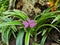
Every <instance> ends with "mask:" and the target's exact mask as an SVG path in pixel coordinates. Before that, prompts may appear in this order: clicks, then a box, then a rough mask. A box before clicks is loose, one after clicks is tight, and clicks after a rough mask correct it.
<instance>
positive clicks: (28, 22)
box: [23, 20, 37, 28]
mask: <svg viewBox="0 0 60 45" xmlns="http://www.w3.org/2000/svg"><path fill="white" fill-rule="evenodd" d="M23 24H24V26H25V28H27V27H28V26H29V27H30V28H33V27H34V26H35V25H36V24H37V23H36V22H35V20H28V21H23Z"/></svg>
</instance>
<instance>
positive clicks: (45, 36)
mask: <svg viewBox="0 0 60 45" xmlns="http://www.w3.org/2000/svg"><path fill="white" fill-rule="evenodd" d="M46 38H47V35H46V34H45V35H44V36H43V38H42V40H41V43H40V45H44V43H45V40H46Z"/></svg>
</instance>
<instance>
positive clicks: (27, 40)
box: [25, 31, 30, 45]
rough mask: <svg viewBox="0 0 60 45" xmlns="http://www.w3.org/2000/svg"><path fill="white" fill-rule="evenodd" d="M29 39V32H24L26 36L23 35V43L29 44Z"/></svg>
mask: <svg viewBox="0 0 60 45" xmlns="http://www.w3.org/2000/svg"><path fill="white" fill-rule="evenodd" d="M29 39H30V32H29V31H28V32H26V36H25V45H29Z"/></svg>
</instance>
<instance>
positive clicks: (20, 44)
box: [16, 30, 24, 45]
mask: <svg viewBox="0 0 60 45" xmlns="http://www.w3.org/2000/svg"><path fill="white" fill-rule="evenodd" d="M23 36H24V31H22V30H20V31H19V32H18V35H17V38H16V45H23Z"/></svg>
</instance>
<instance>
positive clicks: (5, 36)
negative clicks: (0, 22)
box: [2, 27, 10, 45]
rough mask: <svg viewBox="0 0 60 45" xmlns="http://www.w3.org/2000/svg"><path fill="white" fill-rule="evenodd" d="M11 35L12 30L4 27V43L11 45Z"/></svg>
mask: <svg viewBox="0 0 60 45" xmlns="http://www.w3.org/2000/svg"><path fill="white" fill-rule="evenodd" d="M9 33H10V28H9V27H2V41H3V42H4V43H6V44H7V45H9V36H10V35H9Z"/></svg>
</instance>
